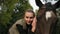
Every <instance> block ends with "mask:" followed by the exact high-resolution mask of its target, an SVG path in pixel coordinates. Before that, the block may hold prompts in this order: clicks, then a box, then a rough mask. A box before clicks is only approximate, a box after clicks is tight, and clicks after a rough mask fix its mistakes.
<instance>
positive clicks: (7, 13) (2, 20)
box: [0, 0, 32, 34]
mask: <svg viewBox="0 0 60 34" xmlns="http://www.w3.org/2000/svg"><path fill="white" fill-rule="evenodd" d="M0 6H1V7H2V8H1V7H0V8H1V10H0V34H7V33H8V29H9V28H10V27H11V25H12V24H13V23H15V22H16V20H18V19H20V18H23V15H24V12H25V10H26V9H32V7H31V6H30V4H29V3H28V0H4V1H3V0H2V1H1V0H0Z"/></svg>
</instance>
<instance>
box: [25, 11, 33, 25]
mask: <svg viewBox="0 0 60 34" xmlns="http://www.w3.org/2000/svg"><path fill="white" fill-rule="evenodd" d="M24 19H25V21H26V23H27V24H30V23H32V21H33V19H34V16H33V13H32V12H26V13H25V16H24Z"/></svg>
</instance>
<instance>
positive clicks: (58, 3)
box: [53, 0, 60, 8]
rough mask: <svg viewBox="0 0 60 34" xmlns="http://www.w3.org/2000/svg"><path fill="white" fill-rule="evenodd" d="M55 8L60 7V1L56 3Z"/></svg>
mask: <svg viewBox="0 0 60 34" xmlns="http://www.w3.org/2000/svg"><path fill="white" fill-rule="evenodd" d="M53 6H55V8H59V7H60V0H59V1H58V2H57V3H55V4H54V5H53Z"/></svg>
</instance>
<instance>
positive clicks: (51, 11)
mask: <svg viewBox="0 0 60 34" xmlns="http://www.w3.org/2000/svg"><path fill="white" fill-rule="evenodd" d="M35 2H36V5H37V6H38V7H39V10H38V13H37V25H36V32H35V34H53V31H54V29H55V28H56V24H57V20H58V19H57V14H56V9H57V8H59V7H60V0H59V1H58V2H57V3H55V4H53V5H52V4H51V3H50V2H48V3H45V4H42V2H41V1H40V0H35Z"/></svg>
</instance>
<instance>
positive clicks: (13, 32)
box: [9, 19, 26, 34]
mask: <svg viewBox="0 0 60 34" xmlns="http://www.w3.org/2000/svg"><path fill="white" fill-rule="evenodd" d="M16 24H20V25H22V26H23V29H26V23H25V20H24V19H20V20H17V22H16V23H14V24H13V25H12V27H11V28H10V29H9V34H20V32H19V31H18V29H17V27H16Z"/></svg>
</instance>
